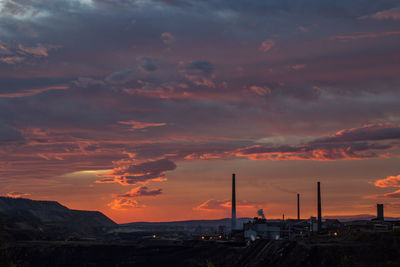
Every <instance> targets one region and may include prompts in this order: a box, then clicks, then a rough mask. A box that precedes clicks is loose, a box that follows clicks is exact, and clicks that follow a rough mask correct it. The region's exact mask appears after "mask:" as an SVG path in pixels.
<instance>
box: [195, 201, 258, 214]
mask: <svg viewBox="0 0 400 267" xmlns="http://www.w3.org/2000/svg"><path fill="white" fill-rule="evenodd" d="M231 207H232V203H231V201H230V200H218V199H209V200H207V201H204V202H203V203H201V204H200V205H198V206H196V207H194V208H193V210H197V211H207V212H216V211H218V212H220V211H222V210H226V211H227V210H229V209H230V208H231ZM236 207H237V208H238V209H255V208H256V207H255V206H254V205H252V204H249V203H247V202H238V203H237V204H236Z"/></svg>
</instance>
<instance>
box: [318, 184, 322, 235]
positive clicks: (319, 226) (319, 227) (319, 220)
mask: <svg viewBox="0 0 400 267" xmlns="http://www.w3.org/2000/svg"><path fill="white" fill-rule="evenodd" d="M321 225H322V214H321V183H320V182H318V232H320V231H321Z"/></svg>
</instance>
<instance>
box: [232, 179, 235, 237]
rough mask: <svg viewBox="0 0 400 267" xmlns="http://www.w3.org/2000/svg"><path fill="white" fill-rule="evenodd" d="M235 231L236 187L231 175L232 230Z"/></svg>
mask: <svg viewBox="0 0 400 267" xmlns="http://www.w3.org/2000/svg"><path fill="white" fill-rule="evenodd" d="M234 229H236V186H235V174H234V173H233V174H232V230H234Z"/></svg>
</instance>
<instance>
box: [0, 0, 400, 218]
mask: <svg viewBox="0 0 400 267" xmlns="http://www.w3.org/2000/svg"><path fill="white" fill-rule="evenodd" d="M399 86H400V4H399V2H398V0H381V1H372V0H354V1H347V0H346V1H345V0H300V1H287V0H263V1H261V0H254V1H245V0H237V1H231V0H208V1H198V0H197V1H195V0H0V195H3V196H10V197H25V198H31V199H37V200H55V201H59V202H60V203H61V204H63V205H66V206H67V207H69V208H72V209H86V210H99V211H101V212H103V213H104V214H106V215H107V216H109V217H110V218H111V219H113V220H114V221H116V222H118V223H125V222H133V221H173V220H189V219H216V218H225V217H229V216H230V205H231V204H230V202H229V201H230V197H231V191H230V190H231V176H232V173H236V177H237V201H238V203H237V209H238V211H237V215H238V217H247V216H248V217H254V216H256V215H257V210H258V209H260V208H262V209H263V210H264V213H265V215H266V217H267V219H268V218H280V217H281V216H282V214H285V216H286V217H289V218H295V217H296V216H297V213H296V212H297V211H296V203H297V202H296V201H297V200H296V194H297V193H300V194H301V215H302V217H304V218H308V217H310V216H315V215H316V187H317V186H316V182H317V181H321V187H322V204H323V210H322V212H323V216H328V215H329V216H336V215H354V214H376V204H377V203H384V204H385V215H386V216H393V217H400V164H399V163H400V105H399V103H400V87H399Z"/></svg>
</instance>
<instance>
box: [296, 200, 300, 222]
mask: <svg viewBox="0 0 400 267" xmlns="http://www.w3.org/2000/svg"><path fill="white" fill-rule="evenodd" d="M297 220H298V221H300V194H297Z"/></svg>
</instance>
